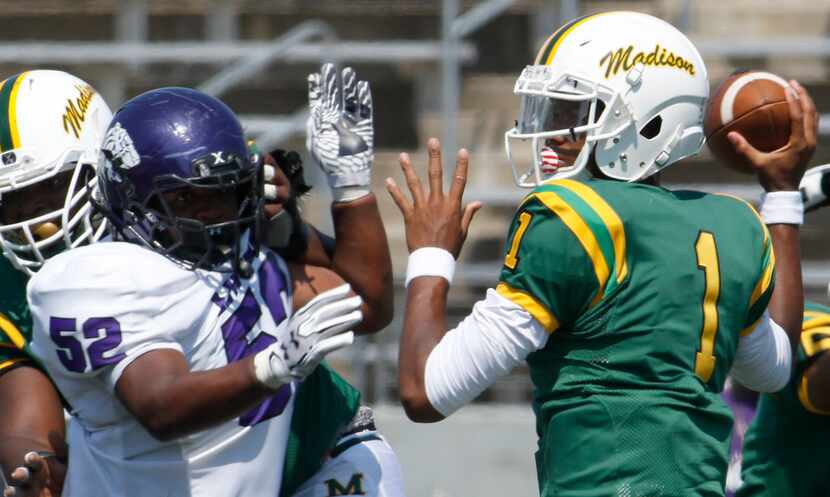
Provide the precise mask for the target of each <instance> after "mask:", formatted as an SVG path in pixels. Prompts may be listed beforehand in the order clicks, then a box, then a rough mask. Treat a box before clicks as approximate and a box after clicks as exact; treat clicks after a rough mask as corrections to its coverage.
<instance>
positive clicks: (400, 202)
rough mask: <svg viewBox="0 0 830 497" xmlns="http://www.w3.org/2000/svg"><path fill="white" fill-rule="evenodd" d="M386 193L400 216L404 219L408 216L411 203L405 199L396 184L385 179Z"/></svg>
mask: <svg viewBox="0 0 830 497" xmlns="http://www.w3.org/2000/svg"><path fill="white" fill-rule="evenodd" d="M386 191H387V192H389V196H391V197H392V200H393V201H394V202H395V205H397V206H398V209H400V211H401V214H403V215H404V217H406V216H408V215H409V212H410V211H411V210H412V203H411V202H410V201H409V199H407V198H406V196H405V195H404V194H403V192H402V191H401V189H400V188H398V184H397V183H395V180H393V179H392V178H386Z"/></svg>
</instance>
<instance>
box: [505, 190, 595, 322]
mask: <svg viewBox="0 0 830 497" xmlns="http://www.w3.org/2000/svg"><path fill="white" fill-rule="evenodd" d="M496 290H497V291H498V293H499V294H501V295H502V296H504V297H506V298H508V299H509V300H512V301H513V302H515V303H516V304H518V305H520V306H521V307H524V308H525V309H526V310H527V311H528V312H530V314H532V315H533V316H534V317H535V318H536V319H537V320H538V321H539V322H540V323H542V325H543V326H544V327H545V328H546V329H547V331H548V332H549V333H551V332H553V331H555V330H556V329H558V328H559V327H560V326H568V325H570V324H572V323H573V322H574V321H575V320H576V319H577V318H578V317H579V315H580V314H581V313H582V312H584V310H585V309H587V308H588V306H589V305H590V304H591V302H592V301H593V299H594V297H595V296H596V295H597V293H598V290H599V284H598V280H597V277H596V275H595V270H594V264H593V263H592V260H591V259H590V257H589V256H588V254H587V253H586V250H585V248H584V247H583V245H582V244H581V242H580V240H579V239H578V237H577V235H575V234H574V232H573V231H572V230H571V229H570V228H569V227H568V226H567V225H566V224H565V223H564V222H563V220H562V219H560V217H559V216H558V215H557V214H556V213H555V212H554V211H552V210H551V209H549V208H548V207H547V206H546V205H544V204H543V203H542V202H541V201H540V200H538V199H534V198H531V199H529V200H527V201H526V202H525V203H524V204H523V205H522V206H521V208H520V209H519V211H518V212H517V213H516V215H515V217H514V218H513V222H512V223H511V226H510V230H509V232H508V237H507V243H506V247H505V257H504V265H503V266H502V271H501V276H500V278H499V285H498V287H497V288H496Z"/></svg>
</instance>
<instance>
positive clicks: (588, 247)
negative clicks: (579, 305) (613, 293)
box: [534, 192, 611, 306]
mask: <svg viewBox="0 0 830 497" xmlns="http://www.w3.org/2000/svg"><path fill="white" fill-rule="evenodd" d="M534 195H535V196H536V198H538V199H539V200H540V201H541V202H542V203H543V204H545V206H546V207H547V208H548V209H550V210H552V211H553V212H555V213H556V215H557V216H559V219H561V220H562V222H563V223H564V224H565V226H567V227H568V229H569V230H571V232H572V233H573V234H574V236H576V238H577V240H579V243H580V244H581V245H582V248H584V249H585V252H586V253H587V254H588V257H589V258H590V259H591V262H592V263H593V265H594V273H595V274H596V276H597V283H598V284H599V289H598V291H597V293H596V295H595V296H594V299H593V300H592V301H591V306H593V305H596V304H597V303H598V302H599V301H600V300H601V299H602V296H603V294H604V293H605V285H606V284H607V283H608V278H609V276H610V274H611V273H610V271H609V269H608V263H607V262H606V260H605V256H603V255H602V250H601V249H600V247H599V242H597V238H596V236H594V233H593V232H592V231H591V229H590V228H589V227H588V225H587V224H586V223H585V221H584V220H583V219H582V218H581V217H580V216H579V214H577V213H576V211H575V210H574V209H573V208H572V207H571V206H570V205H568V204H567V203H566V202H565V201H564V200H562V197H560V196H559V195H557V194H555V193H553V192H537V193H535V194H534Z"/></svg>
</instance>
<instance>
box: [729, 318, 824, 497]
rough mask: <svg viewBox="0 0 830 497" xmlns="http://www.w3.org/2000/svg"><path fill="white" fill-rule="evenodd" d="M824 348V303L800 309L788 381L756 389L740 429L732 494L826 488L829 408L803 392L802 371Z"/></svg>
mask: <svg viewBox="0 0 830 497" xmlns="http://www.w3.org/2000/svg"><path fill="white" fill-rule="evenodd" d="M828 349H830V307H826V306H822V305H818V304H811V303H808V304H807V305H806V308H805V311H804V325H803V327H802V332H801V344H800V345H799V347H798V351H797V356H796V357H797V359H796V364H795V367H794V368H793V375H792V378H791V379H790V383H789V384H788V385H787V388H785V389H784V390H782V391H780V392H778V393H775V394H772V395H762V396H761V400H760V402H759V404H758V412H757V414H756V415H755V420H754V421H753V422H752V425H751V426H750V427H749V430H748V431H747V433H746V441H745V442H744V455H743V467H742V470H741V478H742V479H743V481H744V484H743V485H742V486H741V488H740V489H739V490H738V493H737V494H736V496H737V497H823V496H825V495H827V494H828V492H830V477H828V469H830V462H829V461H828V459H826V457H827V456H830V418H828V417H827V416H828V415H830V412H824V413H822V412H821V411H819V410H818V409H816V408H815V407H814V406H813V405H812V404H811V403H810V401H809V398H808V397H807V383H806V381H805V372H806V371H807V368H809V366H810V365H811V364H813V363H814V362H815V361H816V359H818V358H819V357H820V356H821V354H823V353H824V352H825V351H827V350H828Z"/></svg>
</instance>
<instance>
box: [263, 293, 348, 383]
mask: <svg viewBox="0 0 830 497" xmlns="http://www.w3.org/2000/svg"><path fill="white" fill-rule="evenodd" d="M349 292H351V286H349V284H343V285H340V286H339V287H336V288H332V289H331V290H328V291H326V292H323V293H321V294H320V295H317V296H316V297H314V298H313V299H312V300H311V302H309V303H307V304H306V305H304V306H303V307H302V308H301V309H300V310H299V311H297V313H296V314H294V315H293V316H291V318H289V321H288V326H287V327H285V328H284V329H285V332H284V334H283V335H282V336H278V337H277V342H276V343H274V344H273V345H271V346H270V347H268V348H267V349H265V350H263V351H261V352H258V353H257V354H256V356H254V372H255V374H256V378H257V380H259V382H260V383H263V384H264V385H266V386H268V387H270V388H274V389H277V388H279V387H281V386H282V385H285V384H286V383H289V382H291V380H300V381H302V380H304V379H305V378H306V376H308V375H309V374H311V372H312V371H314V368H316V367H317V365H318V364H320V361H322V360H323V358H324V357H325V356H326V354H328V353H329V352H333V351H335V350H337V349H341V348H343V347H345V346H347V345H351V344H352V342H354V333H352V332H351V331H349V332H347V333H346V330H348V329H349V328H352V327H354V326H355V325H356V324H358V323H359V322H360V321H361V320H362V319H363V313H362V312H361V311H360V305H361V304H362V303H363V301H362V299H361V298H360V297H359V296H357V295H355V296H352V297H349V296H348V295H349Z"/></svg>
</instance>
